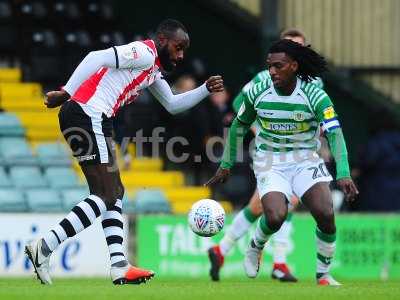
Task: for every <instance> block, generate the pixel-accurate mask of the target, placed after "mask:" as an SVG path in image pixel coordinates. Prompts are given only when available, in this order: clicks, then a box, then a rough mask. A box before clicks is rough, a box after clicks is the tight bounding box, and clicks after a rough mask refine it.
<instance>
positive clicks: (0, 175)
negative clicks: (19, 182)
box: [0, 167, 13, 188]
mask: <svg viewBox="0 0 400 300" xmlns="http://www.w3.org/2000/svg"><path fill="white" fill-rule="evenodd" d="M12 186H13V184H12V182H11V180H10V178H9V177H8V175H7V173H6V172H5V170H4V169H3V168H2V167H0V188H5V187H12Z"/></svg>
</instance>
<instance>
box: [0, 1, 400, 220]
mask: <svg viewBox="0 0 400 300" xmlns="http://www.w3.org/2000/svg"><path fill="white" fill-rule="evenodd" d="M399 14H400V2H399V1H396V0H382V1H379V2H378V1H372V0H363V1H361V0H347V1H345V0H325V1H319V0H303V1H294V0H280V1H278V0H264V1H262V0H242V1H240V0H235V1H233V0H232V1H228V0H193V1H183V0H182V1H178V0H171V1H156V2H148V3H146V2H140V3H138V2H137V1H127V0H120V1H107V0H85V1H60V0H54V1H45V0H42V1H40V0H37V1H23V0H20V1H18V0H14V1H12V0H0V36H1V40H0V63H1V66H2V68H1V69H0V108H1V109H2V111H3V113H1V116H0V165H1V168H0V177H1V178H0V181H1V183H0V209H2V210H3V211H8V210H11V211H13V210H14V211H15V210H17V211H18V210H20V211H25V210H31V211H32V210H38V209H39V211H40V209H42V210H43V211H49V209H50V210H51V209H54V210H55V211H57V210H59V209H67V208H69V207H70V205H72V204H71V203H69V202H68V201H72V200H67V199H71V195H70V194H68V193H71V192H75V194H74V195H75V196H76V195H78V194H79V193H82V194H84V193H85V192H86V188H84V187H83V186H84V185H83V179H82V178H83V176H82V174H80V172H79V168H78V167H77V165H76V163H74V162H73V161H72V160H71V158H70V157H69V154H68V151H66V150H65V148H64V146H63V140H62V137H61V135H60V132H59V129H58V121H57V110H47V109H45V108H44V106H43V105H42V102H43V93H44V92H46V91H48V90H51V89H56V88H58V87H60V86H62V85H63V84H65V82H66V81H67V80H68V78H69V76H70V74H71V73H72V72H73V70H74V69H75V67H76V66H77V64H78V63H79V62H80V60H81V59H83V57H84V56H85V55H86V54H87V53H88V52H89V51H91V50H96V49H103V48H107V47H110V46H113V45H121V44H126V43H129V42H131V41H134V40H140V39H146V38H151V37H152V36H153V34H154V29H155V28H156V26H157V24H158V23H159V22H160V21H162V20H163V19H165V18H176V19H178V20H180V21H181V22H182V23H183V24H185V25H186V27H187V28H188V30H189V33H190V38H191V47H190V49H189V51H188V53H187V56H186V60H185V62H184V63H183V64H182V65H181V66H180V68H179V69H178V70H177V72H175V73H173V74H168V75H166V79H167V80H168V82H169V83H170V84H171V86H172V88H173V91H174V92H175V93H181V92H185V91H187V90H190V89H193V88H195V87H197V86H199V85H201V84H202V83H203V82H204V80H205V79H207V78H208V76H210V75H213V74H221V75H222V76H223V77H224V80H225V83H226V91H225V92H223V93H219V94H215V95H211V96H209V97H208V98H207V99H205V100H204V101H203V102H201V103H200V104H199V105H197V106H196V107H194V108H192V109H190V110H188V111H186V112H183V113H180V114H178V115H170V114H168V113H167V112H166V111H165V110H164V108H163V107H162V106H161V105H160V104H159V103H158V102H157V101H156V100H155V99H154V98H153V97H152V95H151V94H150V93H148V92H147V91H144V92H143V93H142V94H141V96H140V97H139V98H138V99H137V100H136V101H135V102H134V104H132V105H129V106H127V107H124V108H123V109H122V110H121V111H120V113H119V115H118V116H117V117H116V118H115V119H114V127H115V140H116V142H117V143H118V144H119V145H120V147H119V149H120V151H119V158H120V166H121V169H122V171H121V176H122V180H123V182H124V184H125V185H126V187H127V191H128V193H127V196H126V198H127V199H126V200H125V201H127V202H126V203H127V204H128V205H129V204H131V205H132V211H139V210H140V209H144V210H146V209H147V210H148V212H153V210H157V208H156V206H157V205H156V204H154V205H155V206H153V207H151V206H150V207H149V206H146V204H144V206H141V204H139V203H140V201H142V200H141V199H142V198H143V199H145V200H143V201H147V203H150V202H151V201H153V200H154V199H156V200H154V201H155V203H159V202H157V201H158V200H159V199H163V200H165V201H164V203H165V207H166V208H165V211H169V212H173V213H185V212H187V210H188V209H189V208H190V206H191V204H192V203H193V202H194V201H196V200H198V199H200V198H208V197H213V198H216V199H217V200H221V201H222V202H223V204H224V207H225V208H226V209H227V211H231V210H232V209H237V208H240V207H242V206H243V205H245V204H246V203H247V201H248V199H249V198H250V196H251V194H252V192H253V191H254V188H255V179H254V176H253V172H252V170H251V155H250V153H249V151H248V150H245V154H244V158H245V159H244V161H243V162H241V163H238V164H237V165H236V166H235V168H234V171H233V175H232V177H231V178H230V180H229V181H228V182H227V183H226V184H225V185H221V186H217V187H216V188H215V189H214V190H209V189H208V188H205V187H203V186H202V184H203V183H204V182H206V180H207V178H209V177H210V176H211V175H212V174H213V173H214V172H215V170H216V169H217V167H218V163H216V162H213V161H211V160H210V159H209V158H208V157H207V155H206V151H207V149H206V144H207V141H210V139H212V138H216V137H219V138H223V137H224V135H225V132H226V128H227V127H229V125H230V123H231V121H232V120H233V118H234V116H235V114H234V111H233V109H232V101H233V99H234V97H235V96H236V95H237V93H238V92H239V91H240V89H241V87H242V86H243V85H244V84H246V83H247V82H248V81H249V80H250V79H251V78H252V77H253V76H254V75H255V74H256V73H257V72H259V71H261V70H263V69H265V59H266V52H267V49H268V46H269V45H270V43H271V42H272V41H274V40H276V39H278V37H279V33H280V32H281V31H282V30H283V29H286V28H297V29H299V30H300V31H302V32H304V34H305V35H306V37H307V43H310V44H311V45H312V47H313V48H315V49H316V50H318V51H319V52H320V53H322V54H323V55H324V56H325V57H326V58H327V60H328V61H329V63H330V72H329V73H327V74H326V76H324V77H323V81H324V84H325V89H326V91H327V92H328V94H329V95H330V96H331V98H332V99H333V101H334V103H335V106H336V110H337V112H338V114H339V116H340V119H341V124H342V127H343V131H344V134H345V138H346V140H347V145H348V150H349V158H350V165H351V169H352V175H353V178H354V180H355V181H356V183H357V185H358V187H359V189H360V195H359V197H358V199H357V201H356V202H355V203H354V204H351V205H349V204H346V203H342V202H341V196H340V193H339V194H337V195H336V196H335V199H336V198H337V201H338V202H337V203H338V204H337V205H338V207H337V208H338V209H341V210H343V211H372V212H380V211H399V210H400V129H399V124H400V106H399V103H400V51H399V49H400V32H399V31H400V15H399ZM158 127H163V128H165V132H164V133H163V134H162V137H163V138H164V140H165V141H168V140H170V139H171V138H172V137H176V136H181V137H184V138H185V139H186V140H187V141H188V145H178V144H177V146H176V147H175V148H174V153H175V154H176V155H177V156H179V155H180V154H182V153H189V159H187V160H185V162H182V163H173V162H171V161H170V160H169V159H168V158H167V157H166V149H165V147H166V143H163V144H161V146H160V147H161V148H160V149H158V150H157V151H154V149H153V148H152V145H151V144H144V149H143V151H141V152H142V153H140V155H138V151H137V148H136V147H135V143H134V142H132V141H131V142H130V143H129V145H125V143H124V142H123V141H124V137H135V136H137V132H138V131H142V134H143V136H144V137H150V136H152V133H153V130H154V129H155V128H158ZM251 139H252V134H251V133H249V134H248V136H247V137H246V142H245V144H246V145H248V144H249V143H250V141H251ZM322 144H323V147H322V150H321V154H322V156H323V157H324V160H325V161H326V163H327V165H328V168H329V170H330V171H331V172H332V173H333V174H334V170H335V167H334V162H333V161H332V157H331V156H330V153H329V150H328V148H327V145H326V141H322ZM245 149H247V148H246V147H245ZM213 151H214V154H216V155H220V154H221V153H222V145H219V146H216V147H215V148H214V149H213ZM155 152H157V153H159V154H160V155H155ZM52 172H53V173H52ZM54 172H55V173H54ZM57 172H58V173H57ZM27 174H28V175H27ZM52 174H53V175H52ZM54 174H58V175H57V176H59V177H61V178H62V179H63V180H59V181H57V179H55V178H56V177H57V176H55V175H54ZM60 174H61V175H60ZM24 176H25V177H24ZM27 176H29V177H28V178H30V180H26V178H27ZM32 178H35V179H34V180H33V179H32ZM36 178H39V179H40V180H39V179H38V180H39V181H38V182H36ZM332 188H333V189H334V188H335V186H334V184H332ZM10 192H12V193H13V194H15V199H14V198H13V199H14V200H13V199H11V200H10V197H9V196H7V197H6V196H4V197H3V198H2V196H1V195H3V194H4V195H9V194H10ZM146 192H147V194H146ZM32 193H33V195H32ZM38 193H39V195H40V197H38V196H37V195H38ZM49 193H50V194H49ZM143 194H146V195H144V196H143ZM46 195H47V196H46ZM75 196H74V198H76V199H75V200H76V201H79V199H80V198H81V197H78V196H76V197H75ZM46 197H47V198H48V200H43V199H47V198H46ZM37 198H40V201H42V203H41V205H38V200H37ZM55 198H57V199H58V200H57V201H58V202H57V201H54V199H55ZM51 199H53V200H51ZM157 199H158V200H157ZM46 201H47V202H46ZM55 202H57V203H56V204H55ZM16 203H17V204H16ZM159 207H160V206H159ZM163 207H164V206H163Z"/></svg>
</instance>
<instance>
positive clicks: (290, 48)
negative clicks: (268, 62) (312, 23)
mask: <svg viewBox="0 0 400 300" xmlns="http://www.w3.org/2000/svg"><path fill="white" fill-rule="evenodd" d="M280 52H284V53H286V54H287V55H289V56H290V57H291V58H292V59H293V60H295V61H297V63H298V64H299V68H298V70H297V76H298V77H300V79H301V80H304V81H307V82H310V81H312V80H313V79H315V78H316V77H319V76H321V73H323V72H325V71H327V70H328V68H327V63H326V61H325V59H324V58H323V57H322V56H321V55H319V54H318V53H317V52H315V51H314V50H313V49H311V47H310V46H302V45H300V44H299V43H296V42H293V41H291V40H287V39H283V40H279V41H277V42H275V43H274V44H273V45H272V46H271V48H270V49H269V53H280Z"/></svg>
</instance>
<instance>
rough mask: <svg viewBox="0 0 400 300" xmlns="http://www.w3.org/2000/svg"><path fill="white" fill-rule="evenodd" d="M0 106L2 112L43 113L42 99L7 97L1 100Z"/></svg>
mask: <svg viewBox="0 0 400 300" xmlns="http://www.w3.org/2000/svg"><path fill="white" fill-rule="evenodd" d="M0 80H1V73H0ZM0 105H1V108H3V109H4V110H6V111H13V112H24V111H25V112H26V111H43V109H44V105H43V98H42V97H28V98H26V99H24V98H18V97H17V98H14V97H8V98H3V99H1V102H0Z"/></svg>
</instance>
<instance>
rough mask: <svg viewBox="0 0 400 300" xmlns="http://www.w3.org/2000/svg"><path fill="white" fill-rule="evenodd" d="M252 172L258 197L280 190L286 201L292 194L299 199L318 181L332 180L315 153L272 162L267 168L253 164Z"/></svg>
mask: <svg viewBox="0 0 400 300" xmlns="http://www.w3.org/2000/svg"><path fill="white" fill-rule="evenodd" d="M254 174H255V176H256V179H257V189H258V192H259V195H260V198H262V197H263V196H264V195H265V194H267V193H269V192H281V193H283V194H284V195H285V196H286V198H287V200H288V201H290V199H291V197H292V196H293V195H295V196H297V197H298V198H300V199H301V197H302V196H303V195H304V193H305V192H306V191H307V190H308V189H309V188H311V187H312V186H313V185H314V184H316V183H318V182H330V181H332V176H331V175H330V174H329V172H328V170H327V168H326V166H325V163H324V161H323V160H322V159H321V158H319V157H318V155H317V154H315V155H314V158H312V159H307V160H303V161H297V162H296V161H290V162H285V163H278V164H272V165H271V166H270V167H269V168H265V167H264V168H262V167H260V165H259V164H254Z"/></svg>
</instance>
